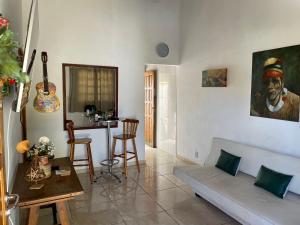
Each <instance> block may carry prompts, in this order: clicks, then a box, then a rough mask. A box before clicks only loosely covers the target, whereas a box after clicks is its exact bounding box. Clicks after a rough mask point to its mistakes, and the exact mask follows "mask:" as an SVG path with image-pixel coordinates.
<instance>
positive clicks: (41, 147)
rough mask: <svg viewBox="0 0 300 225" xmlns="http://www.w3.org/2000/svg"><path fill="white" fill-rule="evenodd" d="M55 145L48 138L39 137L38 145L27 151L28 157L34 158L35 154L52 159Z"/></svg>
mask: <svg viewBox="0 0 300 225" xmlns="http://www.w3.org/2000/svg"><path fill="white" fill-rule="evenodd" d="M54 151H55V145H54V144H53V142H52V141H50V139H49V138H48V137H45V136H43V137H40V139H39V143H38V144H35V145H33V146H32V147H31V149H30V150H29V154H30V156H34V155H35V154H36V153H37V154H38V156H48V157H49V158H53V157H54Z"/></svg>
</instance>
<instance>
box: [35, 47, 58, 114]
mask: <svg viewBox="0 0 300 225" xmlns="http://www.w3.org/2000/svg"><path fill="white" fill-rule="evenodd" d="M42 62H43V82H40V83H38V84H37V85H36V87H35V88H36V91H37V96H36V97H35V99H34V102H33V106H34V108H35V110H37V111H39V112H55V111H57V110H58V109H59V107H60V103H59V99H58V97H57V96H56V86H55V85H54V84H53V83H51V82H48V72H47V62H48V55H47V52H42Z"/></svg>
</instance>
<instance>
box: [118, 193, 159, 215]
mask: <svg viewBox="0 0 300 225" xmlns="http://www.w3.org/2000/svg"><path fill="white" fill-rule="evenodd" d="M114 203H115V204H116V207H117V208H118V210H119V212H120V214H121V215H122V216H123V218H124V219H126V218H132V217H141V216H146V215H149V214H154V213H157V212H162V211H163V210H162V208H161V207H160V206H159V205H158V204H157V203H156V202H155V201H154V200H152V199H151V198H150V197H149V196H148V195H138V196H136V197H135V198H125V199H121V200H118V201H115V202H114Z"/></svg>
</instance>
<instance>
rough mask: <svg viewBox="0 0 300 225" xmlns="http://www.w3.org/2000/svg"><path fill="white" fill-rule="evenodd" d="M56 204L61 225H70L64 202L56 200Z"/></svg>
mask: <svg viewBox="0 0 300 225" xmlns="http://www.w3.org/2000/svg"><path fill="white" fill-rule="evenodd" d="M56 206H57V211H58V215H59V218H60V223H61V225H70V220H69V216H68V210H67V207H66V202H65V201H63V202H57V203H56Z"/></svg>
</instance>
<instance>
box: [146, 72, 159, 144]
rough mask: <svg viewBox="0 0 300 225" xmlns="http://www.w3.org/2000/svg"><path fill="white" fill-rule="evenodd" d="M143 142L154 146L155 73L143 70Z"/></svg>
mask: <svg viewBox="0 0 300 225" xmlns="http://www.w3.org/2000/svg"><path fill="white" fill-rule="evenodd" d="M144 76H145V143H146V144H147V145H149V146H150V147H152V148H156V147H157V146H156V125H157V121H156V119H157V115H156V109H157V73H156V71H155V70H149V71H145V73H144Z"/></svg>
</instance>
